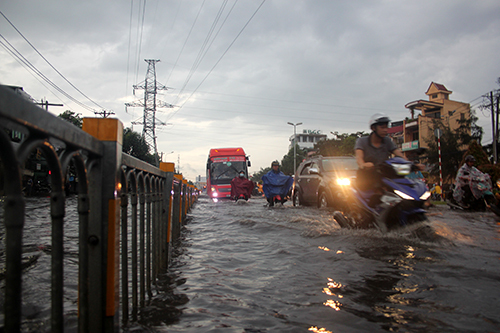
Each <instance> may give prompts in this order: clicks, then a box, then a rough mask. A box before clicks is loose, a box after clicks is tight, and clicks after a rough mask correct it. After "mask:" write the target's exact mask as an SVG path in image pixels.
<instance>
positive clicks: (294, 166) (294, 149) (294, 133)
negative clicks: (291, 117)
mask: <svg viewBox="0 0 500 333" xmlns="http://www.w3.org/2000/svg"><path fill="white" fill-rule="evenodd" d="M287 124H288V125H292V126H293V175H294V176H295V174H296V173H297V152H296V149H297V148H296V147H295V139H296V138H297V132H296V129H297V126H299V125H302V123H296V124H294V123H291V122H288V123H287Z"/></svg>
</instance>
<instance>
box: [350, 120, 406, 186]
mask: <svg viewBox="0 0 500 333" xmlns="http://www.w3.org/2000/svg"><path fill="white" fill-rule="evenodd" d="M390 121H391V120H390V119H389V117H387V116H386V115H385V114H383V113H375V114H374V115H373V116H372V117H371V118H370V121H369V123H368V124H369V126H370V129H371V131H372V132H371V133H370V135H369V136H364V137H361V138H358V139H357V140H356V144H355V146H354V151H355V153H356V161H357V163H358V167H359V169H358V172H357V175H356V179H357V181H356V183H357V185H358V187H359V188H360V189H361V190H363V191H366V190H368V189H372V188H378V187H379V185H380V175H378V174H377V172H376V171H375V166H376V165H377V164H380V163H382V162H384V161H385V160H387V159H388V158H389V156H390V154H394V155H396V156H399V157H402V158H404V159H406V157H405V156H404V155H403V152H402V151H401V149H399V148H398V147H397V146H396V144H395V143H394V142H392V140H391V138H390V137H388V136H387V129H388V125H389V122H390Z"/></svg>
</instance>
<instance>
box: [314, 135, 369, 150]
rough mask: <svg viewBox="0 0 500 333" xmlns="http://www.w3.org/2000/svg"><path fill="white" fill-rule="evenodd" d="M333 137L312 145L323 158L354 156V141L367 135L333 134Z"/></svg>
mask: <svg viewBox="0 0 500 333" xmlns="http://www.w3.org/2000/svg"><path fill="white" fill-rule="evenodd" d="M334 135H335V137H334V138H333V139H330V140H322V141H319V142H317V143H316V144H315V145H314V148H316V149H317V150H318V151H319V154H320V155H323V156H346V155H354V145H355V144H356V140H357V139H358V138H360V137H362V136H365V135H367V134H366V133H365V132H356V133H350V134H348V133H343V134H338V132H335V133H334Z"/></svg>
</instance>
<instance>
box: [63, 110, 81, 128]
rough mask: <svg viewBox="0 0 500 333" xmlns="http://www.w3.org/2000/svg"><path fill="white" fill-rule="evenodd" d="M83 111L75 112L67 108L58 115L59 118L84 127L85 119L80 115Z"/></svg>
mask: <svg viewBox="0 0 500 333" xmlns="http://www.w3.org/2000/svg"><path fill="white" fill-rule="evenodd" d="M80 115H81V113H75V112H73V111H70V110H66V111H64V112H63V113H61V114H60V115H58V117H59V118H61V119H64V120H66V121H67V122H69V123H72V124H73V125H75V126H76V127H78V128H82V124H83V119H82V117H80Z"/></svg>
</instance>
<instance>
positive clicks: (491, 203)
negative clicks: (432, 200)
mask: <svg viewBox="0 0 500 333" xmlns="http://www.w3.org/2000/svg"><path fill="white" fill-rule="evenodd" d="M468 185H469V186H467V187H466V188H463V190H464V192H465V193H464V195H463V199H462V200H461V202H457V201H456V200H455V198H454V197H453V192H454V190H455V185H453V186H452V188H451V189H450V190H449V191H448V192H447V195H446V204H447V205H448V206H449V207H450V208H451V209H458V210H464V211H473V212H474V211H485V210H486V209H488V210H490V211H492V212H493V213H495V214H496V215H498V216H500V207H499V205H500V203H499V202H498V200H497V199H496V198H495V196H494V194H493V192H492V186H491V180H490V178H489V177H485V176H482V177H471V178H470V180H469V184H468ZM496 185H497V186H498V187H500V181H497V184H496ZM473 190H474V191H473ZM473 193H476V195H474V194H473Z"/></svg>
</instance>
